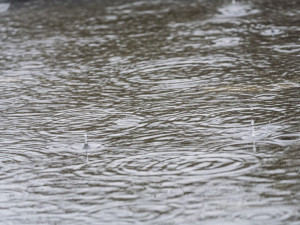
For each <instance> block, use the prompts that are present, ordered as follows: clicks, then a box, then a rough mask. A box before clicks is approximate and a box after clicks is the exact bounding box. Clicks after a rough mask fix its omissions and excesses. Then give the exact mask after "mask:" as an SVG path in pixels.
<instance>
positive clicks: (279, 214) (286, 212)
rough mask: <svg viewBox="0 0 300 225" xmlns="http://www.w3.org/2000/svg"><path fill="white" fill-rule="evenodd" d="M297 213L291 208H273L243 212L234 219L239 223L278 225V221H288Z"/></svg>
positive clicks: (236, 214)
mask: <svg viewBox="0 0 300 225" xmlns="http://www.w3.org/2000/svg"><path fill="white" fill-rule="evenodd" d="M298 211H299V210H298ZM295 213H297V209H295V208H294V207H291V206H277V207H276V206H273V207H263V208H253V209H247V210H243V211H240V212H238V213H235V214H233V215H232V217H233V219H234V220H239V221H243V220H246V221H249V220H250V221H256V222H258V221H260V222H262V221H265V222H272V221H273V222H275V224H276V221H277V222H278V221H286V220H289V219H291V216H292V215H295ZM298 213H299V212H298ZM273 224H274V223H273Z"/></svg>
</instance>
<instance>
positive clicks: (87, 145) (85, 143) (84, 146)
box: [83, 133, 90, 162]
mask: <svg viewBox="0 0 300 225" xmlns="http://www.w3.org/2000/svg"><path fill="white" fill-rule="evenodd" d="M83 149H84V150H85V152H86V161H87V162H88V161H89V156H88V149H90V146H89V144H88V141H87V133H85V134H84V145H83Z"/></svg>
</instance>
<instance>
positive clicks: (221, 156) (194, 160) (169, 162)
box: [108, 152, 259, 177]
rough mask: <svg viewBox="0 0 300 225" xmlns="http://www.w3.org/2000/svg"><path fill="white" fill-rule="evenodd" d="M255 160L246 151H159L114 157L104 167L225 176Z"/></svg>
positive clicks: (139, 173)
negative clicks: (114, 158)
mask: <svg viewBox="0 0 300 225" xmlns="http://www.w3.org/2000/svg"><path fill="white" fill-rule="evenodd" d="M258 162H259V159H258V158H257V157H255V156H253V155H250V154H246V153H237V154H236V153H235V154H231V153H203V152H163V153H149V154H143V155H137V156H129V157H127V158H122V159H117V160H114V161H113V162H112V163H110V164H109V165H108V167H109V168H110V169H111V170H112V171H113V172H114V173H116V174H119V175H122V174H124V175H125V174H126V175H131V176H161V175H181V176H203V177H212V176H225V175H236V174H240V173H245V172H248V171H250V170H252V169H254V168H255V167H256V166H257V165H258Z"/></svg>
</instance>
